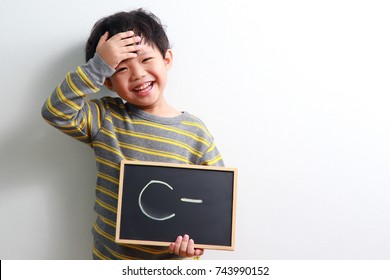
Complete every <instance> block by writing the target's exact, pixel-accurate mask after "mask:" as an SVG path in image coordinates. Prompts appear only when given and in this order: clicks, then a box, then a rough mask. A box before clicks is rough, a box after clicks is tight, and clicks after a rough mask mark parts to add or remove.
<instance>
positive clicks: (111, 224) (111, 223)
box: [98, 215, 116, 228]
mask: <svg viewBox="0 0 390 280" xmlns="http://www.w3.org/2000/svg"><path fill="white" fill-rule="evenodd" d="M98 216H99V219H100V220H102V222H103V223H105V224H107V225H109V226H112V227H113V228H115V227H116V223H115V222H113V221H111V220H109V219H107V218H104V217H103V216H102V215H98Z"/></svg>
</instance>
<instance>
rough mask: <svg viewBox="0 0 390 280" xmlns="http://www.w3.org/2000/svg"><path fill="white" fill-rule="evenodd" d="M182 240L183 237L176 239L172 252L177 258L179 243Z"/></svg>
mask: <svg viewBox="0 0 390 280" xmlns="http://www.w3.org/2000/svg"><path fill="white" fill-rule="evenodd" d="M182 239H183V237H181V236H178V237H177V238H176V241H175V248H174V250H173V252H174V253H175V254H176V255H178V256H179V254H180V246H181V241H182Z"/></svg>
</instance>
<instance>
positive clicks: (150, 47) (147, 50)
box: [137, 42, 158, 55]
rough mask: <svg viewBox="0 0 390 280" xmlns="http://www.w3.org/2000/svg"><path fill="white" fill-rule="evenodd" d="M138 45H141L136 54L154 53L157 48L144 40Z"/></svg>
mask: <svg viewBox="0 0 390 280" xmlns="http://www.w3.org/2000/svg"><path fill="white" fill-rule="evenodd" d="M140 45H141V46H142V49H140V50H139V51H137V54H138V55H145V54H149V53H154V52H156V51H157V52H158V50H157V48H156V47H155V46H154V45H153V44H150V43H146V44H145V43H144V42H141V44H140Z"/></svg>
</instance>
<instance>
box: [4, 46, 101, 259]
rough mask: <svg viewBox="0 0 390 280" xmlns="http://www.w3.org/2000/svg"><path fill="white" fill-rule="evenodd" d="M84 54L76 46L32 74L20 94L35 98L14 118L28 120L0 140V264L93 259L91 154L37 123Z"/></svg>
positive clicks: (41, 122) (89, 150)
mask: <svg viewBox="0 0 390 280" xmlns="http://www.w3.org/2000/svg"><path fill="white" fill-rule="evenodd" d="M82 51H83V47H82V46H77V48H76V47H75V48H74V49H71V50H69V52H68V53H65V54H64V55H63V56H62V57H59V58H58V57H57V58H53V63H49V64H50V65H49V68H46V69H40V71H39V74H37V73H33V74H32V75H33V76H34V84H33V85H28V91H29V92H23V93H20V94H23V95H25V96H33V97H32V98H30V99H29V100H28V101H26V102H29V105H28V107H27V108H28V110H27V111H26V110H24V111H23V112H15V113H16V114H24V115H26V116H28V117H27V118H25V121H24V122H19V123H15V124H14V125H13V131H8V132H7V133H6V135H4V134H3V136H2V140H1V142H2V143H3V144H2V145H1V147H0V154H1V158H2V160H1V161H2V164H1V168H0V174H1V175H0V178H1V179H0V180H1V182H2V183H1V187H0V194H1V195H0V196H1V197H2V198H1V201H3V200H4V203H3V202H2V204H3V205H2V206H0V209H2V212H3V213H2V214H1V217H2V218H1V219H2V221H3V223H5V224H6V225H7V226H6V227H4V228H3V229H1V230H0V234H1V236H2V241H0V242H1V246H0V248H1V250H0V251H1V252H0V258H1V259H90V258H91V246H92V236H91V233H90V229H91V226H92V222H93V220H94V219H95V213H94V212H93V203H94V185H95V178H96V169H95V162H94V156H93V151H92V149H91V148H89V147H88V146H87V145H85V144H83V143H81V142H78V141H75V140H73V139H72V138H70V137H68V136H66V135H64V134H62V133H61V132H59V131H57V130H56V129H55V128H53V127H51V126H50V125H48V124H47V123H46V122H45V121H44V120H43V118H42V117H41V107H42V105H43V103H44V101H45V99H46V98H47V97H48V96H49V95H50V94H51V92H52V91H53V90H54V88H55V87H56V85H57V84H58V83H60V82H61V81H62V80H63V79H64V78H65V75H66V72H67V71H70V70H72V69H75V68H76V67H77V65H79V64H80V63H82V62H83V61H84V60H83V54H82ZM52 85H54V86H52ZM105 93H106V95H107V92H102V94H105ZM102 94H99V96H100V95H102ZM26 234H28V236H27V238H26Z"/></svg>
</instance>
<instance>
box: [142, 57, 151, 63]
mask: <svg viewBox="0 0 390 280" xmlns="http://www.w3.org/2000/svg"><path fill="white" fill-rule="evenodd" d="M151 59H153V57H147V58H145V59H143V60H142V63H145V62H148V61H149V60H151Z"/></svg>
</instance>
